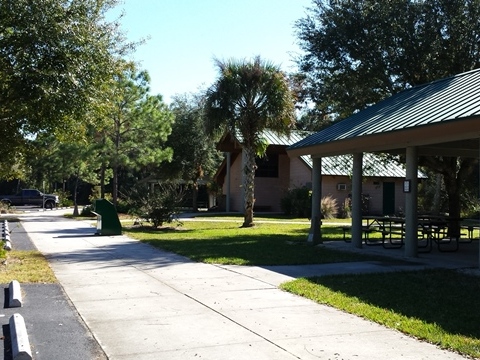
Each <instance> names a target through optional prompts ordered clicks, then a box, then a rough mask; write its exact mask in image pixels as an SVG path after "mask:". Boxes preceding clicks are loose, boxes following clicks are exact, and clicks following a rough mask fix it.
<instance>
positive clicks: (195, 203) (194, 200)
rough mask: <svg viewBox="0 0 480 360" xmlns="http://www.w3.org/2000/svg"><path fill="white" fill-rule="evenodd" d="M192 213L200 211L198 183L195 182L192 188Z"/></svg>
mask: <svg viewBox="0 0 480 360" xmlns="http://www.w3.org/2000/svg"><path fill="white" fill-rule="evenodd" d="M192 211H193V212H197V211H198V183H197V181H195V182H194V183H193V187H192Z"/></svg>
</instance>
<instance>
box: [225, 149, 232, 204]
mask: <svg viewBox="0 0 480 360" xmlns="http://www.w3.org/2000/svg"><path fill="white" fill-rule="evenodd" d="M226 157H227V181H226V182H227V184H226V188H225V191H226V198H225V211H226V212H230V194H231V191H230V190H231V189H230V186H231V181H230V180H231V174H232V172H231V166H232V153H231V152H227V154H226Z"/></svg>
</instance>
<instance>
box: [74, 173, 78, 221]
mask: <svg viewBox="0 0 480 360" xmlns="http://www.w3.org/2000/svg"><path fill="white" fill-rule="evenodd" d="M77 189H78V174H76V176H75V186H74V188H73V216H78V215H79V214H78V204H77Z"/></svg>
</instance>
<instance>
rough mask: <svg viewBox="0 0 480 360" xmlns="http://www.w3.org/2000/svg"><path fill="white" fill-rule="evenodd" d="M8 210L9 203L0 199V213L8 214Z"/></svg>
mask: <svg viewBox="0 0 480 360" xmlns="http://www.w3.org/2000/svg"><path fill="white" fill-rule="evenodd" d="M9 211H10V205H9V204H7V203H4V202H3V201H0V214H8V213H9Z"/></svg>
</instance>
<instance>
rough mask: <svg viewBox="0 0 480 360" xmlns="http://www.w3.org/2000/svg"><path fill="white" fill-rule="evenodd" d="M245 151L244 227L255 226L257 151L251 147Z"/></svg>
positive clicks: (245, 148)
mask: <svg viewBox="0 0 480 360" xmlns="http://www.w3.org/2000/svg"><path fill="white" fill-rule="evenodd" d="M243 151H245V167H244V169H243V171H244V172H245V178H244V179H245V182H244V184H243V188H244V191H245V214H244V220H243V225H242V227H251V226H253V206H254V205H255V169H256V167H257V166H256V164H255V150H254V149H253V148H250V147H248V148H247V147H246V146H245V147H244V148H243Z"/></svg>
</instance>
